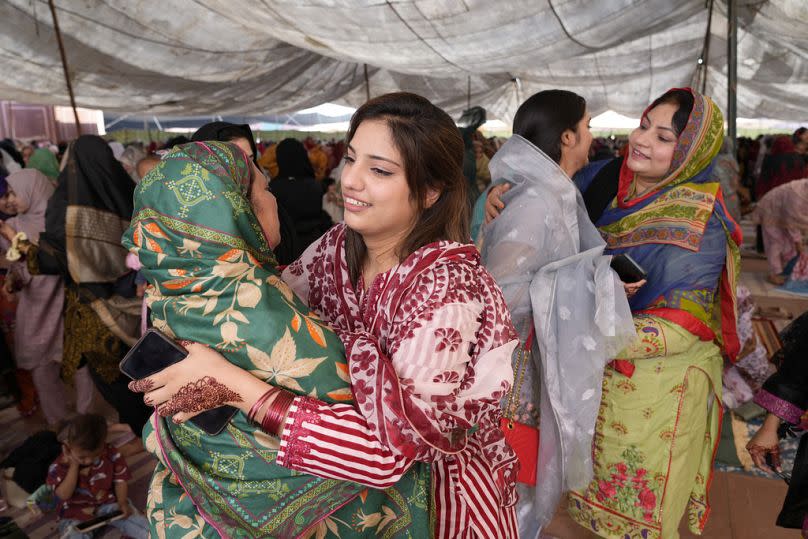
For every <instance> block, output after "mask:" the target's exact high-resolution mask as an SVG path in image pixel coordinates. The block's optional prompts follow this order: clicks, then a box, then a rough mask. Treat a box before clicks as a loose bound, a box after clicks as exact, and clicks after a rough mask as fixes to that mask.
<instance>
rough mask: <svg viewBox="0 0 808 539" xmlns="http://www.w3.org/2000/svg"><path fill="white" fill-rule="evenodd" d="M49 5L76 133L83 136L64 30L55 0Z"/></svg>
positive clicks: (49, 2) (51, 0) (50, 1)
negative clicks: (71, 79)
mask: <svg viewBox="0 0 808 539" xmlns="http://www.w3.org/2000/svg"><path fill="white" fill-rule="evenodd" d="M48 6H50V12H51V17H52V18H53V31H54V32H56V43H58V44H59V55H60V56H61V57H62V70H63V71H64V73H65V82H66V83H67V94H68V95H69V96H70V106H71V107H73V118H74V119H75V120H76V134H77V135H78V136H81V122H80V121H79V111H78V110H76V97H75V96H74V95H73V84H72V83H71V82H70V71H69V70H68V67H67V55H65V46H64V43H63V42H62V31H61V30H59V19H58V18H57V17H56V6H54V5H53V0H48Z"/></svg>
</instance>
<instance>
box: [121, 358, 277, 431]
mask: <svg viewBox="0 0 808 539" xmlns="http://www.w3.org/2000/svg"><path fill="white" fill-rule="evenodd" d="M183 346H185V348H186V349H187V350H188V356H187V357H186V358H185V359H183V360H182V361H180V362H178V363H174V364H173V365H171V366H169V367H167V368H165V369H163V370H162V371H160V372H158V373H156V374H153V375H151V376H149V377H148V378H143V379H141V380H135V381H133V382H130V383H129V389H130V390H131V391H134V392H136V393H145V395H144V397H143V401H144V402H145V403H146V405H147V406H153V407H154V408H156V409H157V413H158V414H160V415H161V416H163V417H168V416H172V419H173V421H174V422H175V423H182V422H184V421H187V420H189V419H191V418H192V417H194V416H195V415H197V414H199V413H201V412H204V411H206V410H211V409H213V408H218V407H219V406H223V405H229V406H233V407H235V408H238V409H239V410H241V411H242V412H244V413H245V414H246V413H248V411H249V410H250V409H251V407H252V406H253V404H255V403H256V401H258V399H259V398H261V396H263V395H264V394H266V392H267V390H269V389H270V387H271V386H270V385H268V384H267V383H265V382H263V381H262V380H259V379H258V378H256V377H255V376H253V375H252V374H250V373H249V372H247V371H245V370H243V369H241V368H239V367H237V366H236V365H233V364H232V363H230V362H229V361H227V359H225V358H224V357H223V356H222V355H221V354H219V353H218V352H217V351H215V350H213V349H211V348H208V347H207V346H203V345H201V344H196V343H187V344H186V342H183ZM273 401H274V398H273V399H270V400H269V401H268V403H269V405H271V403H272V402H273ZM267 409H268V407H267ZM262 415H263V414H262ZM258 419H260V418H258ZM272 434H274V433H272Z"/></svg>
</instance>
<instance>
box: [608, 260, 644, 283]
mask: <svg viewBox="0 0 808 539" xmlns="http://www.w3.org/2000/svg"><path fill="white" fill-rule="evenodd" d="M611 266H612V269H613V270H614V271H615V272H616V273H617V275H618V276H619V277H620V280H621V281H623V282H624V283H636V282H639V281H642V280H643V279H645V278H646V277H648V273H646V271H645V270H644V269H643V267H642V266H640V265H639V264H638V263H637V261H636V260H634V259H633V258H631V256H629V255H627V254H625V253H622V254H619V255H614V256H613V257H612V263H611Z"/></svg>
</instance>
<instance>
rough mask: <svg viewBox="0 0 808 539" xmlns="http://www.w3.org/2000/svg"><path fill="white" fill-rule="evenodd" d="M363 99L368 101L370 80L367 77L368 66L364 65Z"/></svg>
mask: <svg viewBox="0 0 808 539" xmlns="http://www.w3.org/2000/svg"><path fill="white" fill-rule="evenodd" d="M365 97H366V98H367V101H370V78H369V77H368V65H367V64H365Z"/></svg>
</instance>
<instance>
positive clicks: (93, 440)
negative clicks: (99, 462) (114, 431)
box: [59, 414, 107, 466]
mask: <svg viewBox="0 0 808 539" xmlns="http://www.w3.org/2000/svg"><path fill="white" fill-rule="evenodd" d="M106 440H107V421H106V419H104V418H103V417H102V416H100V415H97V414H80V415H77V416H76V417H74V418H72V419H70V420H69V421H68V422H67V423H66V424H65V426H64V427H63V428H62V430H61V431H60V433H59V441H61V442H62V444H64V445H65V447H67V449H68V451H70V454H71V455H72V456H73V458H75V459H76V460H77V461H78V463H79V464H80V465H82V466H89V465H90V464H92V463H93V462H94V461H95V459H97V458H98V457H99V456H100V455H101V453H102V452H103V450H104V445H105V443H106Z"/></svg>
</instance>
